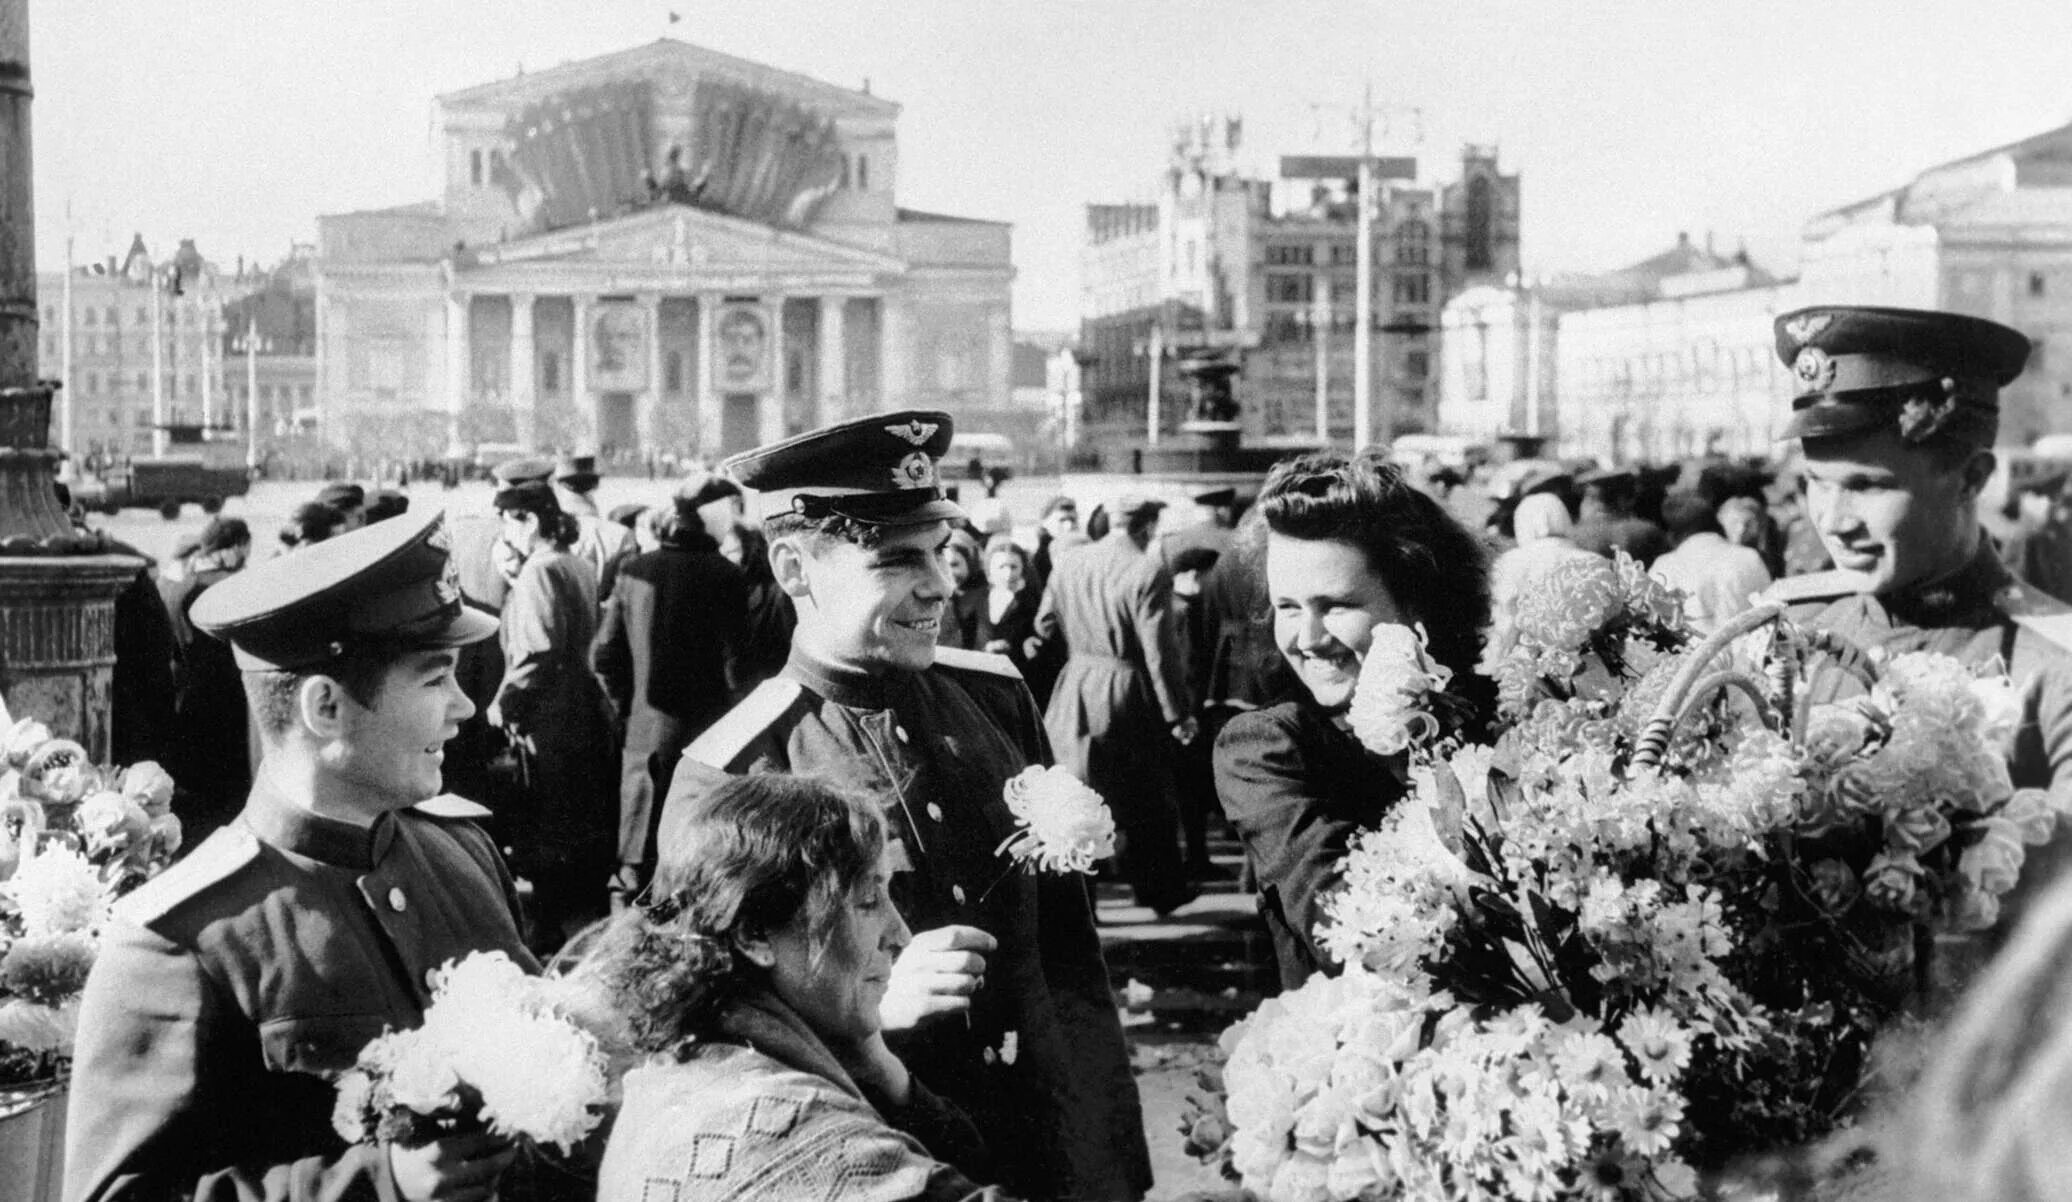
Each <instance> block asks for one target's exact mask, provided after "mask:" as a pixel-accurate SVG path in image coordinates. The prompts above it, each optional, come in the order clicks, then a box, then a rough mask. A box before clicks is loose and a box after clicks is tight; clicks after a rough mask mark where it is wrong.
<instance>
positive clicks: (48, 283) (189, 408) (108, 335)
mask: <svg viewBox="0 0 2072 1202" xmlns="http://www.w3.org/2000/svg"><path fill="white" fill-rule="evenodd" d="M154 280H156V281H157V283H158V287H157V289H156V290H155V292H154V288H153V281H154ZM69 283H70V286H69V288H68V287H67V280H66V273H65V272H64V271H54V272H43V273H40V274H39V275H38V276H37V279H36V290H37V303H38V305H39V306H40V307H41V309H42V315H43V323H42V330H41V338H42V346H41V347H40V348H39V351H40V355H39V359H40V361H41V362H42V364H43V367H44V372H45V374H47V375H49V376H51V377H53V378H58V379H59V380H60V383H61V384H62V385H63V387H62V388H61V390H60V393H59V400H58V405H59V413H60V418H59V420H58V422H57V423H56V429H55V431H54V433H55V435H56V437H57V439H58V440H59V441H60V442H61V443H62V442H64V441H65V439H66V438H67V436H68V435H67V430H68V429H69V438H70V446H69V448H68V449H69V450H70V451H71V452H72V453H73V454H74V455H75V456H77V457H78V458H80V459H81V460H88V459H93V460H99V459H101V458H104V457H112V458H119V457H124V456H130V455H147V454H150V453H151V452H152V451H153V449H154V441H155V437H156V435H157V433H158V430H157V427H158V426H159V425H161V424H164V423H173V422H208V423H222V422H226V421H232V420H234V415H233V414H232V413H231V412H230V404H229V398H228V396H227V395H226V393H225V392H224V380H223V375H224V366H223V354H222V347H221V340H222V335H223V333H224V325H223V306H224V303H225V302H226V300H228V299H229V298H231V297H234V296H237V295H239V294H240V293H241V292H242V291H243V290H244V288H245V287H246V286H247V284H248V279H247V277H246V276H245V273H244V272H243V269H242V265H240V267H239V270H238V271H237V272H235V273H232V272H221V271H219V270H218V269H217V268H216V266H215V265H213V264H211V263H209V262H208V261H207V260H205V259H204V258H202V256H201V253H200V252H199V251H198V250H196V249H195V245H194V241H193V239H183V240H182V241H181V242H180V245H179V247H178V249H177V250H176V251H174V253H173V254H172V255H170V256H168V257H166V258H164V259H157V258H154V256H153V255H152V253H151V251H150V248H149V247H147V246H146V245H145V242H144V238H143V236H142V235H141V234H140V235H137V236H136V237H135V238H134V239H133V240H132V241H131V243H130V247H129V250H128V251H127V252H126V253H124V254H121V255H108V256H106V257H104V258H100V259H97V260H95V261H93V262H90V263H86V264H75V265H74V266H73V267H72V269H71V279H70V281H69ZM68 296H69V297H70V300H71V308H70V311H69V313H68V312H66V311H65V302H66V298H67V297H68ZM154 335H155V338H154ZM68 337H69V339H70V342H71V347H70V352H71V353H70V355H69V357H68V356H67V355H66V346H65V343H66V339H67V338H68ZM154 341H155V342H156V347H155V349H154V345H153V343H154ZM67 408H69V409H70V420H69V422H67V421H66V420H64V418H63V414H64V412H65V410H66V409H67Z"/></svg>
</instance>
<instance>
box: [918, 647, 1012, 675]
mask: <svg viewBox="0 0 2072 1202" xmlns="http://www.w3.org/2000/svg"><path fill="white" fill-rule="evenodd" d="M935 662H936V663H937V664H939V665H941V666H942V667H945V668H961V669H963V670H965V671H967V672H986V673H990V674H992V675H994V676H1005V677H1008V678H1010V679H1012V680H1020V679H1021V678H1022V670H1021V669H1020V668H1017V667H1015V666H1014V661H1013V660H1011V659H1009V658H1007V657H1006V656H1004V655H1001V654H999V653H998V652H994V651H967V650H965V649H964V648H962V647H937V648H936V649H935Z"/></svg>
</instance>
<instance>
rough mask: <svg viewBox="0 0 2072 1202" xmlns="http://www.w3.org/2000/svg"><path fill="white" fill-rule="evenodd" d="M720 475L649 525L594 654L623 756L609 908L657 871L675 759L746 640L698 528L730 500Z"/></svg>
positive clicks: (724, 684)
mask: <svg viewBox="0 0 2072 1202" xmlns="http://www.w3.org/2000/svg"><path fill="white" fill-rule="evenodd" d="M739 492H740V490H739V489H738V488H735V487H734V485H733V484H732V483H730V482H728V481H726V480H723V479H719V478H716V477H706V478H702V479H692V480H685V481H684V482H683V486H682V487H680V488H678V489H677V492H676V495H675V496H674V497H673V498H672V499H671V503H670V505H669V507H668V509H667V510H666V511H665V512H664V513H663V514H662V515H661V518H660V519H659V521H658V522H657V523H656V524H655V535H656V538H657V539H658V540H659V544H658V545H657V546H656V548H655V549H654V550H652V551H644V552H641V553H639V554H636V555H634V556H632V557H630V558H629V559H627V560H626V562H625V563H624V564H623V565H621V567H620V569H619V587H618V591H616V592H615V593H613V594H612V598H611V600H609V601H606V602H605V603H604V619H603V621H601V622H600V623H598V627H597V639H596V641H595V642H594V643H593V644H591V647H590V666H591V667H592V668H593V669H594V670H595V671H596V673H597V678H598V679H599V680H600V681H602V682H603V683H604V691H605V696H606V697H607V698H609V699H610V701H611V703H612V708H613V709H614V710H615V711H617V713H618V716H619V720H620V721H621V722H622V723H623V724H624V725H625V730H626V739H625V744H624V747H623V749H622V750H621V752H620V756H619V836H618V868H617V870H616V872H615V874H614V875H613V877H612V883H611V893H612V898H611V900H612V905H613V907H614V908H615V909H616V908H617V907H618V906H619V905H620V904H622V903H623V902H624V901H625V900H626V899H628V898H631V897H633V896H635V895H637V894H638V893H639V892H640V890H641V889H642V888H643V887H644V886H645V885H646V884H647V880H648V877H649V876H650V875H651V873H652V871H653V868H654V863H655V848H654V843H653V832H652V829H651V828H652V827H653V826H654V823H655V820H656V819H657V818H658V817H660V808H659V807H658V806H657V805H656V804H655V803H656V800H657V799H658V798H661V797H665V796H667V795H668V792H669V782H670V778H671V777H673V776H674V775H675V772H676V761H677V760H678V759H679V758H680V757H681V756H682V755H683V749H684V748H685V747H686V746H688V745H689V744H690V742H691V740H692V739H695V738H697V737H698V736H699V735H701V734H704V733H705V730H706V728H707V727H709V726H711V725H712V724H713V723H714V722H716V721H718V720H719V719H720V717H721V716H722V715H724V714H725V713H726V712H727V711H728V710H729V709H731V708H733V705H734V702H735V701H736V700H737V699H738V691H739V690H741V687H742V678H741V676H740V673H739V669H738V667H737V664H738V660H739V657H740V655H741V653H742V651H743V650H744V649H745V648H746V646H747V641H748V579H747V577H746V576H744V575H742V572H741V569H740V568H738V567H736V566H735V565H734V564H733V563H732V562H731V561H730V560H728V559H727V557H726V556H725V555H722V554H720V549H719V540H718V539H715V538H714V537H712V535H711V533H709V532H708V531H707V530H706V529H705V520H704V518H703V517H702V516H701V515H700V514H699V512H698V511H699V509H700V508H701V507H702V506H705V505H709V504H711V503H712V502H714V501H718V500H721V499H722V498H725V497H728V496H732V495H736V494H738V493H739Z"/></svg>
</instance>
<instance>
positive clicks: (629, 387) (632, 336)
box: [590, 302, 649, 392]
mask: <svg viewBox="0 0 2072 1202" xmlns="http://www.w3.org/2000/svg"><path fill="white" fill-rule="evenodd" d="M648 337H649V331H648V328H647V314H646V313H645V312H643V311H642V310H641V308H640V306H638V305H632V304H626V303H624V302H606V303H604V304H600V305H598V306H597V308H596V309H595V310H594V311H593V312H592V314H591V317H590V387H591V388H593V389H595V390H596V391H598V392H640V391H642V390H644V389H645V388H646V387H647V385H648V378H647V377H648V371H647V368H648V353H647V351H648V343H647V340H648Z"/></svg>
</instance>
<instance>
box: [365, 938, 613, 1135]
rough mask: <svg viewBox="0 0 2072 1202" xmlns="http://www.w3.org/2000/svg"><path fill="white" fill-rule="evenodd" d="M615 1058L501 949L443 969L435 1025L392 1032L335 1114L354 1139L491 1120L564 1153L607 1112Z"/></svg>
mask: <svg viewBox="0 0 2072 1202" xmlns="http://www.w3.org/2000/svg"><path fill="white" fill-rule="evenodd" d="M605 1070H606V1062H605V1056H604V1053H603V1052H602V1051H601V1050H600V1049H599V1047H598V1044H597V1040H596V1038H595V1037H594V1036H592V1035H591V1034H590V1033H589V1032H588V1031H586V1030H584V1029H583V1027H582V1026H580V1025H579V1024H578V1023H576V1022H575V1021H573V1020H572V1019H571V1018H570V1017H569V1016H568V1015H567V1014H566V1013H565V1012H564V1011H563V1009H562V1008H561V1007H560V1006H559V1005H558V1002H557V991H556V990H555V989H554V987H553V983H552V982H549V981H544V980H542V979H540V978H537V977H533V976H530V975H528V974H527V973H526V972H525V971H524V970H523V969H521V968H519V967H518V965H517V964H515V963H513V962H512V961H511V958H510V957H509V956H506V955H505V954H504V953H502V952H471V953H469V954H468V955H467V956H466V957H464V958H462V959H460V960H458V961H450V962H448V964H447V966H446V967H445V968H442V969H440V970H438V973H437V979H436V981H435V983H434V985H433V990H432V1004H431V1006H430V1007H429V1008H427V1009H426V1010H425V1021H424V1025H423V1026H421V1027H418V1028H417V1029H415V1030H411V1031H391V1032H388V1033H386V1034H384V1035H382V1036H380V1037H379V1038H377V1039H375V1040H374V1041H373V1042H371V1043H369V1044H368V1045H367V1046H366V1048H364V1049H363V1050H362V1051H361V1052H360V1056H359V1062H358V1065H357V1066H356V1067H355V1068H354V1069H353V1070H352V1071H350V1072H347V1073H346V1074H345V1075H344V1076H342V1077H340V1078H339V1080H338V1098H337V1102H336V1105H335V1106H334V1107H333V1109H332V1114H331V1122H332V1126H333V1127H334V1128H336V1130H337V1131H338V1134H339V1136H340V1137H341V1138H343V1139H344V1140H345V1141H346V1142H347V1143H400V1144H415V1143H423V1142H427V1141H430V1140H433V1139H438V1138H441V1137H443V1136H447V1135H453V1134H457V1133H460V1132H465V1131H470V1130H478V1129H487V1130H490V1131H493V1132H496V1133H497V1134H499V1135H504V1136H509V1137H512V1138H522V1139H526V1140H530V1141H532V1142H533V1143H535V1144H543V1145H544V1144H553V1145H556V1146H558V1147H560V1148H561V1149H562V1150H563V1151H564V1152H566V1151H568V1150H570V1149H571V1148H573V1147H574V1146H575V1145H576V1144H578V1143H580V1142H581V1141H582V1140H583V1138H584V1137H585V1136H587V1135H589V1134H590V1132H591V1130H592V1129H594V1128H595V1127H596V1126H597V1123H598V1121H599V1119H600V1118H601V1117H602V1116H603V1108H604V1103H605V1099H606V1093H607V1083H606V1071H605Z"/></svg>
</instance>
